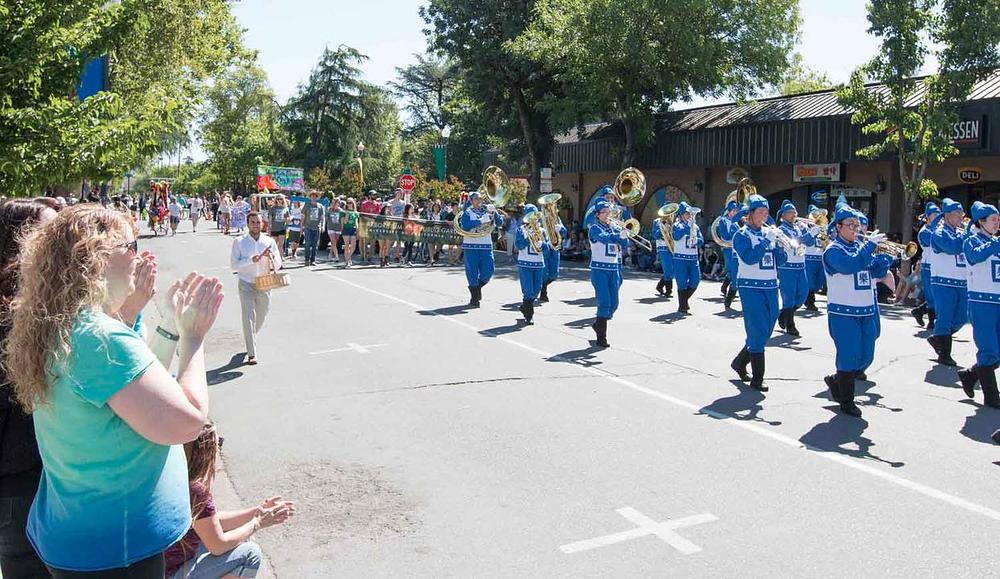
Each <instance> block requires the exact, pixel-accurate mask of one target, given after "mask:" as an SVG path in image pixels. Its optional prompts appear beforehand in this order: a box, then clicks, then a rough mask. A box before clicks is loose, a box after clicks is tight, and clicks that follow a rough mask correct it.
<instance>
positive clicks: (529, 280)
mask: <svg viewBox="0 0 1000 579" xmlns="http://www.w3.org/2000/svg"><path fill="white" fill-rule="evenodd" d="M537 212H538V208H537V207H535V206H534V205H532V204H531V203H528V204H527V205H525V206H524V218H523V219H522V220H521V226H520V227H518V228H517V236H516V238H515V242H514V243H515V245H516V246H517V249H518V253H517V273H518V275H519V277H520V278H521V297H522V300H521V307H520V308H519V309H520V310H521V314H523V315H524V321H525V322H527V323H528V324H529V325H531V323H532V321H531V319H532V318H533V317H534V316H535V298H536V297H538V292H539V291H540V290H541V289H542V280H543V279H544V277H545V258H544V257H543V255H542V254H543V251H535V250H534V249H533V248H532V247H531V240H530V237H529V231H530V229H531V228H532V227H533V226H532V225H530V223H529V220H528V216H529V215H531V214H532V213H537ZM536 217H538V216H536ZM535 227H537V228H538V231H540V232H541V238H540V241H539V242H540V243H541V245H542V247H547V246H548V240H547V239H546V236H545V230H544V229H543V228H542V227H541V225H540V224H538V225H536V226H535Z"/></svg>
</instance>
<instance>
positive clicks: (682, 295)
mask: <svg viewBox="0 0 1000 579" xmlns="http://www.w3.org/2000/svg"><path fill="white" fill-rule="evenodd" d="M689 291H690V290H688V289H678V290H677V311H678V312H679V313H682V314H686V313H688V312H689V311H691V310H690V308H688V295H689V294H688V292H689Z"/></svg>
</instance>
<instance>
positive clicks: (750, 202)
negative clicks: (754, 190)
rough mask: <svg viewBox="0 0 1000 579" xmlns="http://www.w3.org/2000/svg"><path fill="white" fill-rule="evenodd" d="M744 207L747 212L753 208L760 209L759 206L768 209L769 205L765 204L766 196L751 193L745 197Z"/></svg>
mask: <svg viewBox="0 0 1000 579" xmlns="http://www.w3.org/2000/svg"><path fill="white" fill-rule="evenodd" d="M746 207H747V211H748V212H749V211H753V210H754V209H760V208H761V207H763V208H764V209H767V210H770V207H769V206H768V204H767V198H765V197H764V196H763V195H751V196H750V197H749V198H747V203H746Z"/></svg>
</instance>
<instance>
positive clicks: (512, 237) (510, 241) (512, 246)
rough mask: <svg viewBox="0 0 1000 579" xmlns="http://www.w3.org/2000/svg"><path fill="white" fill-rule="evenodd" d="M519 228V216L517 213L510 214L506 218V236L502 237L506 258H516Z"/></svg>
mask: <svg viewBox="0 0 1000 579" xmlns="http://www.w3.org/2000/svg"><path fill="white" fill-rule="evenodd" d="M520 228H521V218H520V217H519V216H517V215H514V214H511V215H510V216H509V217H508V218H507V229H506V236H505V237H504V242H505V244H506V245H505V246H504V247H505V249H506V251H507V258H508V259H510V260H511V261H515V260H516V259H517V258H516V256H517V244H516V243H515V241H516V240H517V230H518V229H520Z"/></svg>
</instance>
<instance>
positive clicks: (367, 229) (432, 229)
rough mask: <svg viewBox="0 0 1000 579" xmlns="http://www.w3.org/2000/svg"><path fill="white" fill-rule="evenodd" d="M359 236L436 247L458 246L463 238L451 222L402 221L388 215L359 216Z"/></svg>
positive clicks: (363, 214)
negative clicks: (422, 243)
mask: <svg viewBox="0 0 1000 579" xmlns="http://www.w3.org/2000/svg"><path fill="white" fill-rule="evenodd" d="M358 236H359V237H367V238H368V239H375V240H385V241H414V242H419V241H423V242H424V243H433V244H435V245H457V244H459V243H462V237H461V236H460V235H458V234H457V233H455V228H454V226H453V225H452V223H451V221H427V220H424V219H401V218H399V217H389V216H388V215H367V214H365V213H362V214H360V215H358Z"/></svg>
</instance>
